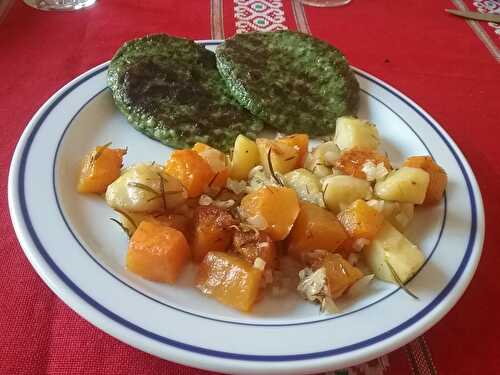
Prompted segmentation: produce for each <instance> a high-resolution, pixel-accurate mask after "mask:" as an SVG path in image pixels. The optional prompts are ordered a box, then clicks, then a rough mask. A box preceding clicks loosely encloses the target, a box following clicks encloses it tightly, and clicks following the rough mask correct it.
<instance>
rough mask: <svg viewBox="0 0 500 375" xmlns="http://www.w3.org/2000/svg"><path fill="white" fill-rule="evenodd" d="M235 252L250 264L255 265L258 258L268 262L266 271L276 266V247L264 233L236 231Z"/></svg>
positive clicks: (234, 238) (234, 239)
mask: <svg viewBox="0 0 500 375" xmlns="http://www.w3.org/2000/svg"><path fill="white" fill-rule="evenodd" d="M233 250H234V252H235V253H237V254H239V255H240V256H241V257H242V258H243V259H245V260H246V261H247V262H248V263H250V264H253V263H254V262H255V259H257V258H261V259H262V260H263V261H264V262H266V269H272V268H274V266H275V264H276V257H277V249H276V245H275V244H274V241H273V240H272V238H271V237H270V236H269V235H268V234H266V233H264V232H260V231H248V232H243V231H236V232H235V233H234V237H233Z"/></svg>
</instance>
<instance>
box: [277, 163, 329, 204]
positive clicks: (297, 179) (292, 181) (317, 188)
mask: <svg viewBox="0 0 500 375" xmlns="http://www.w3.org/2000/svg"><path fill="white" fill-rule="evenodd" d="M284 177H285V181H286V186H288V187H291V188H292V189H293V190H295V192H296V193H297V194H298V196H299V198H300V199H301V200H303V201H306V202H310V203H315V204H317V205H318V206H324V202H323V194H322V193H321V183H320V182H319V178H318V176H316V175H315V174H314V173H312V172H310V171H308V170H307V169H304V168H300V169H295V170H293V171H291V172H288V173H287V174H285V176H284Z"/></svg>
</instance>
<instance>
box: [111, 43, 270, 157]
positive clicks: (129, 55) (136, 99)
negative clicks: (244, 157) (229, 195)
mask: <svg viewBox="0 0 500 375" xmlns="http://www.w3.org/2000/svg"><path fill="white" fill-rule="evenodd" d="M108 85H109V87H110V89H111V92H112V94H113V98H114V100H115V103H116V105H117V106H118V108H119V109H120V111H121V112H123V114H124V115H125V116H126V118H127V119H128V121H129V122H130V123H131V124H132V125H133V126H134V127H135V128H136V129H137V130H139V131H140V132H142V133H144V134H146V135H147V136H149V137H151V138H154V139H156V140H158V141H160V142H162V143H164V144H166V145H169V146H172V147H176V148H187V147H191V146H192V145H193V144H194V143H196V142H203V143H207V144H209V145H211V146H213V147H216V148H218V149H221V150H223V151H228V150H229V148H230V147H231V146H232V145H233V143H234V140H235V138H236V137H237V136H238V134H240V133H241V134H245V135H247V136H249V137H252V138H255V136H256V135H257V133H258V132H259V131H260V130H261V129H262V127H263V124H262V122H261V121H260V120H259V119H257V118H255V117H254V116H252V115H251V114H250V113H249V112H248V111H247V110H245V109H244V108H242V107H241V106H240V105H239V104H238V103H237V101H235V100H234V98H233V97H232V96H231V95H230V93H229V91H228V90H227V88H226V86H225V84H224V81H223V80H222V79H221V77H220V75H219V73H218V71H217V67H216V62H215V56H214V54H213V53H212V52H210V51H208V50H206V49H205V48H204V47H203V46H200V45H198V44H196V43H194V42H193V41H190V40H187V39H181V38H175V37H171V36H168V35H164V34H161V35H152V36H146V37H144V38H139V39H136V40H132V41H130V42H127V43H125V44H124V45H123V46H122V47H121V48H120V49H119V50H118V51H117V53H116V54H115V56H114V57H113V59H112V61H111V64H110V66H109V70H108Z"/></svg>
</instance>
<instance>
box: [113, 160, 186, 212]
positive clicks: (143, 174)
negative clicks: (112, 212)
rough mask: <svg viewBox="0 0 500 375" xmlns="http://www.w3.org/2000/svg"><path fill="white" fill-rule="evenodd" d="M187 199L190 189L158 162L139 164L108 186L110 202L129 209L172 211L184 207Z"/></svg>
mask: <svg viewBox="0 0 500 375" xmlns="http://www.w3.org/2000/svg"><path fill="white" fill-rule="evenodd" d="M162 180H163V181H162ZM162 186H163V189H164V196H163V197H162V194H161V193H162ZM186 199H187V192H186V189H184V186H182V184H181V182H180V181H179V180H178V179H177V178H175V177H173V176H170V175H168V174H166V173H163V168H162V167H161V166H160V165H157V164H146V163H139V164H135V165H133V166H131V167H129V168H127V169H126V170H125V171H124V172H123V174H122V175H121V176H120V177H118V178H117V179H116V180H115V181H114V182H113V183H112V184H111V185H109V186H108V188H107V189H106V203H107V204H108V205H109V206H110V207H112V208H114V209H118V210H122V211H127V212H137V213H140V212H159V211H163V210H164V209H167V210H169V209H173V208H176V207H178V206H180V205H181V204H183V203H184V202H185V201H186Z"/></svg>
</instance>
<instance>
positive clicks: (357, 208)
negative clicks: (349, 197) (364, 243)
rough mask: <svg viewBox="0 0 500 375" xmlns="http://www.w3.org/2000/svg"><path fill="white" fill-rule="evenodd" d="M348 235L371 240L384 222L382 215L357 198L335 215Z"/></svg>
mask: <svg viewBox="0 0 500 375" xmlns="http://www.w3.org/2000/svg"><path fill="white" fill-rule="evenodd" d="M337 217H338V219H339V221H340V223H341V224H342V225H343V226H344V228H345V230H346V231H347V233H348V234H349V236H350V237H353V238H356V239H357V238H366V239H368V240H371V239H372V238H374V237H375V235H376V234H377V233H378V231H379V230H380V228H381V227H382V224H383V222H384V215H383V214H382V213H381V212H378V211H377V210H376V209H374V208H372V207H370V206H369V205H368V204H366V202H365V201H363V200H361V199H358V200H356V201H355V202H354V203H352V204H351V205H350V206H349V207H348V208H346V209H345V210H343V211H341V212H340V213H339V214H338V215H337Z"/></svg>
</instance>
